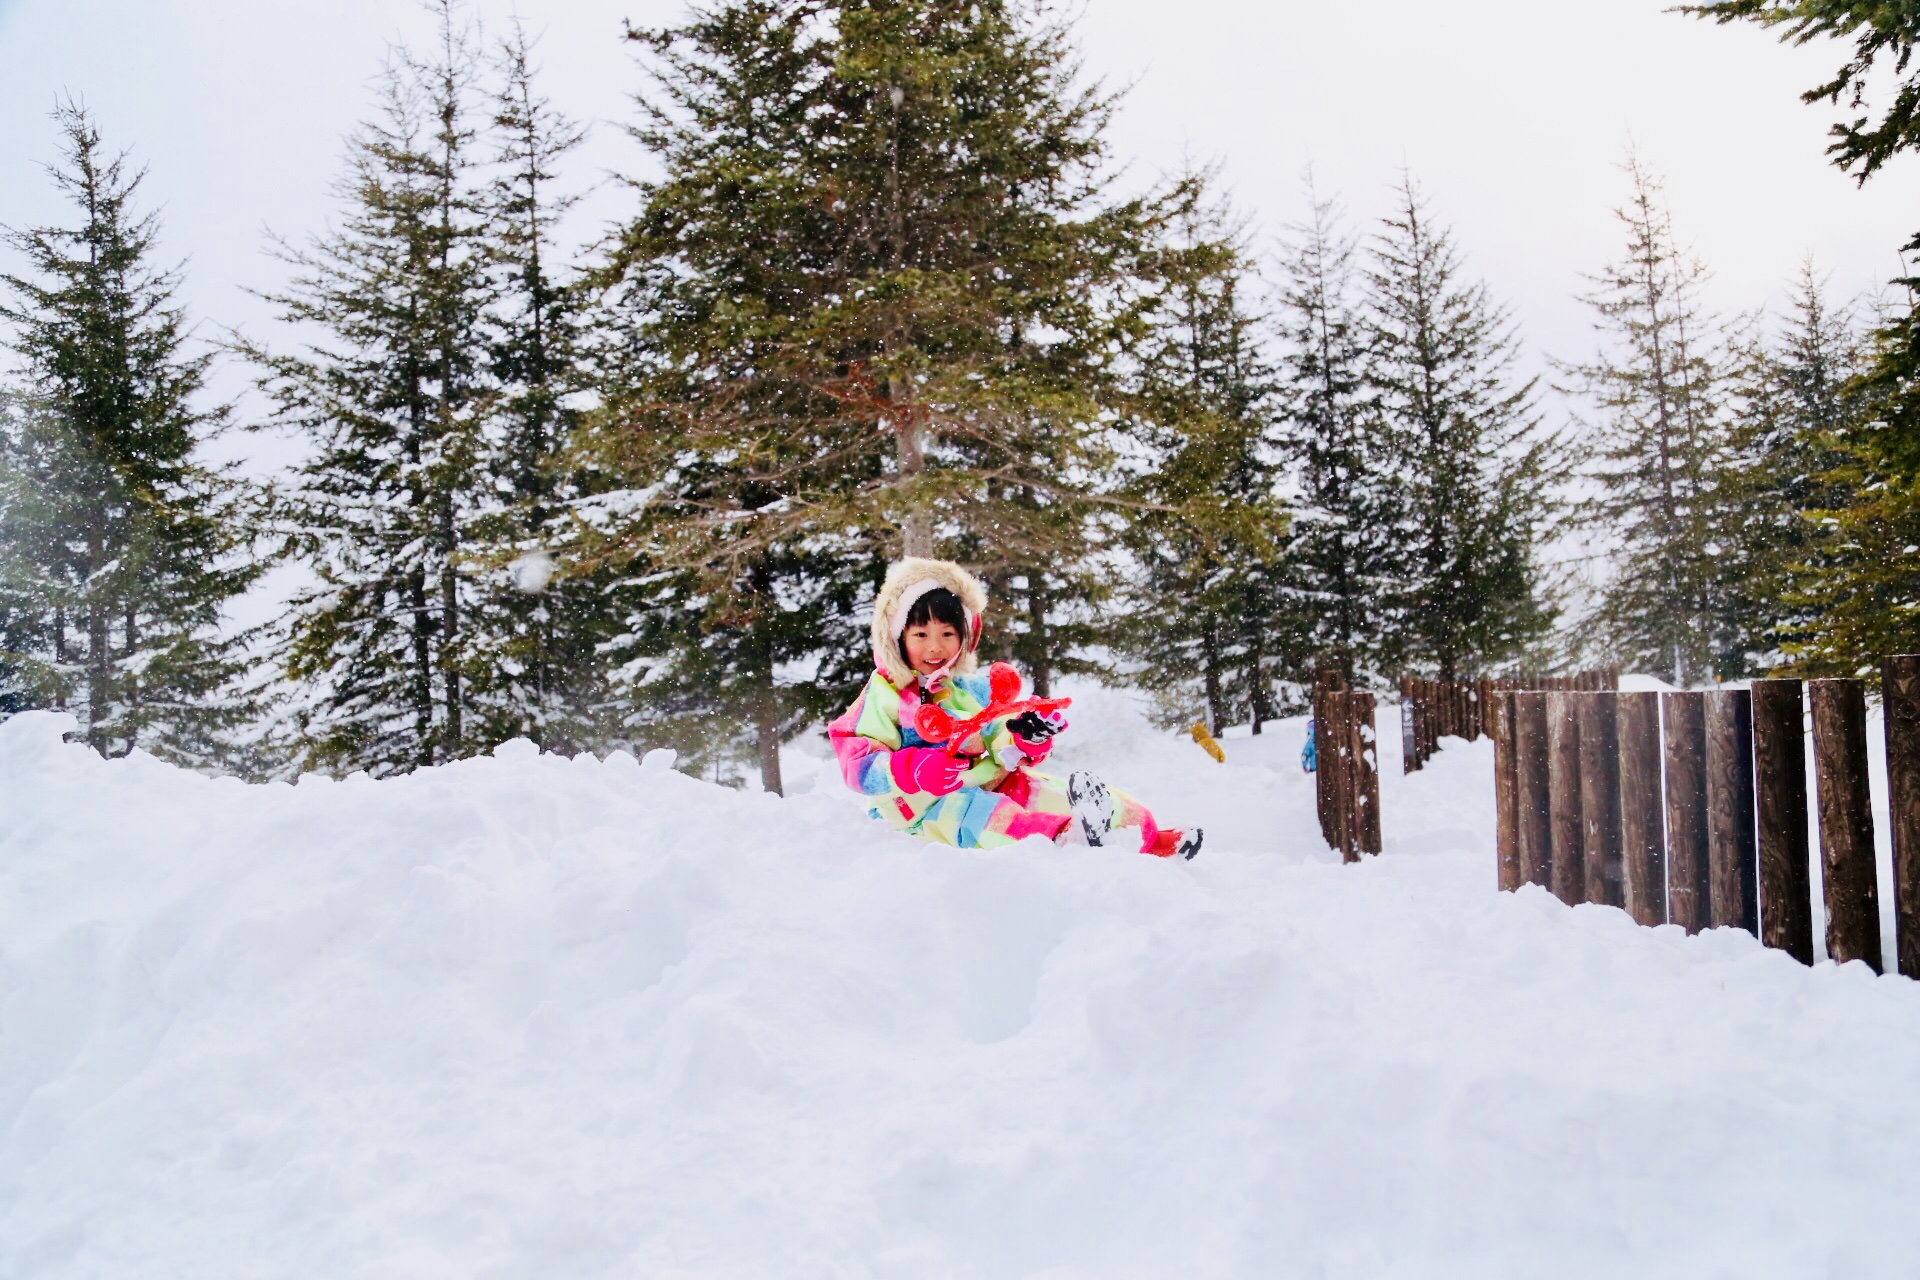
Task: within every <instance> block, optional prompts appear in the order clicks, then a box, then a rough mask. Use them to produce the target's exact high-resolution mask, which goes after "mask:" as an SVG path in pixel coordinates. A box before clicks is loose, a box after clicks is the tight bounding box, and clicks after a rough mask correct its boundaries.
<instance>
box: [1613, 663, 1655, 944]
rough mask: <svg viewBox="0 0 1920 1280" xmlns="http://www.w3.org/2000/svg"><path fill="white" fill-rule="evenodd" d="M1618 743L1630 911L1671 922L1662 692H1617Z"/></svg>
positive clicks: (1647, 920)
mask: <svg viewBox="0 0 1920 1280" xmlns="http://www.w3.org/2000/svg"><path fill="white" fill-rule="evenodd" d="M1614 698H1615V706H1616V708H1617V712H1616V714H1617V718H1618V729H1617V736H1618V738H1619V743H1620V846H1621V855H1622V861H1623V862H1624V864H1625V866H1624V871H1625V877H1626V886H1625V888H1626V898H1627V911H1628V912H1629V913H1630V914H1631V915H1632V916H1633V918H1634V919H1635V920H1637V921H1638V922H1639V923H1641V924H1643V925H1648V926H1652V925H1657V924H1665V923H1666V922H1667V857H1666V846H1665V840H1666V824H1665V823H1664V822H1662V821H1661V796H1660V695H1659V694H1657V693H1620V694H1615V695H1614Z"/></svg>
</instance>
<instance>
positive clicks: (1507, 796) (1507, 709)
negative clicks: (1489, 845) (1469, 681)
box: [1487, 693, 1527, 893]
mask: <svg viewBox="0 0 1920 1280" xmlns="http://www.w3.org/2000/svg"><path fill="white" fill-rule="evenodd" d="M1513 699H1514V695H1513V694H1511V693H1498V694H1495V695H1493V701H1492V702H1490V703H1489V704H1488V705H1487V714H1488V716H1490V717H1491V720H1490V729H1491V732H1492V734H1493V815H1494V850H1495V853H1496V855H1497V857H1498V859H1499V867H1500V891H1501V892H1502V893H1512V892H1513V891H1514V890H1516V889H1518V888H1519V887H1520V886H1521V885H1523V884H1525V883H1526V882H1527V876H1526V870H1525V868H1524V867H1523V866H1522V865H1521V862H1520V780H1519V778H1518V776H1517V773H1516V767H1515V764H1516V759H1517V757H1516V756H1515V754H1514V749H1513V748H1514V741H1513V716H1514V710H1513Z"/></svg>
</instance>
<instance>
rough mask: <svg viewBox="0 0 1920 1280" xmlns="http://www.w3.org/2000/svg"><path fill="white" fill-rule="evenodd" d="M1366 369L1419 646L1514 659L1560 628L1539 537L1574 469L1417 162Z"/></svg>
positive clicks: (1404, 193)
mask: <svg viewBox="0 0 1920 1280" xmlns="http://www.w3.org/2000/svg"><path fill="white" fill-rule="evenodd" d="M1369 262H1370V267H1369V269H1368V271H1367V290H1366V328H1367V334H1368V339H1367V345H1368V371H1369V376H1370V378H1371V381H1372V383H1373V385H1374V387H1375V389H1376V390H1377V393H1378V396H1379V410H1380V414H1381V416H1382V420H1383V422H1384V424H1385V426H1386V428H1387V430H1388V431H1389V432H1390V433H1391V434H1392V436H1393V439H1394V452H1395V454H1396V456H1397V459H1398V466H1397V467H1396V468H1395V471H1396V485H1397V487H1398V489H1399V491H1400V492H1401V493H1402V494H1403V495H1404V501H1403V502H1401V503H1400V504H1398V513H1397V514H1398V518H1397V520H1396V524H1397V525H1398V526H1399V527H1400V529H1401V530H1403V531H1404V532H1403V536H1404V537H1405V539H1406V548H1405V549H1406V556H1405V559H1404V562H1403V564H1402V566H1401V568H1400V571H1399V573H1398V575H1397V576H1398V584H1397V587H1396V590H1395V594H1396V596H1397V597H1398V599H1397V601H1396V603H1395V606H1394V608H1393V610H1392V613H1393V616H1394V617H1395V618H1396V619H1397V620H1398V626H1399V628H1400V631H1401V636H1400V641H1399V644H1398V645H1397V646H1396V647H1397V648H1398V649H1399V650H1400V651H1401V652H1402V653H1404V655H1405V657H1406V658H1407V660H1409V661H1410V662H1412V663H1414V664H1416V665H1419V666H1421V667H1423V668H1425V669H1427V670H1429V671H1433V672H1435V673H1437V674H1438V675H1439V677H1440V678H1441V679H1443V680H1453V679H1456V678H1459V677H1461V676H1463V675H1465V674H1467V673H1470V672H1473V671H1477V670H1485V669H1487V668H1488V667H1490V666H1492V665H1493V664H1496V663H1499V662H1502V661H1505V660H1508V659H1511V658H1514V657H1517V656H1519V654H1520V653H1521V652H1522V651H1524V650H1525V649H1526V648H1527V646H1528V645H1529V644H1532V643H1534V642H1536V641H1538V640H1539V639H1541V638H1542V637H1543V636H1544V635H1545V634H1546V632H1547V631H1548V629H1549V628H1550V626H1551V624H1552V620H1553V612H1552V608H1551V605H1550V603H1549V601H1548V600H1547V598H1546V592H1545V590H1544V585H1543V582H1542V574H1541V569H1540V566H1539V564H1538V561H1537V554H1538V553H1537V548H1538V547H1540V546H1541V545H1542V544H1543V543H1544V542H1545V541H1546V540H1547V537H1548V535H1549V533H1550V530H1551V521H1552V517H1553V513H1554V509H1553V505H1552V500H1553V489H1554V486H1555V484H1556V483H1557V482H1558V481H1559V480H1561V479H1563V477H1562V476H1561V475H1560V474H1559V471H1560V468H1559V464H1558V459H1557V457H1556V441H1555V440H1554V439H1552V438H1551V437H1549V436H1548V435H1546V434H1545V433H1544V432H1543V430H1542V426H1541V423H1540V416H1539V412H1538V409H1537V407H1536V405H1535V403H1534V384H1533V383H1532V382H1531V381H1528V380H1523V379H1521V378H1520V377H1519V376H1518V375H1517V374H1516V373H1515V370H1514V365H1515V362H1516V360H1517V359H1518V356H1519V342H1518V339H1517V338H1516V336H1515V334H1514V328H1513V323H1512V321H1511V319H1510V318H1509V317H1508V315H1507V313H1506V312H1505V311H1504V310H1503V309H1502V308H1501V307H1500V306H1499V305H1498V304H1497V303H1495V302H1494V301H1493V298H1492V296H1491V295H1490V293H1489V292H1488V290H1487V287H1486V285H1485V284H1483V283H1479V282H1477V281H1470V280H1467V279H1465V278H1463V272H1462V266H1461V262H1460V254H1459V251H1458V250H1457V249H1456V248H1455V247H1454V244H1453V240H1452V236H1451V235H1450V233H1449V232H1448V231H1447V229H1446V228H1445V227H1444V226H1441V225H1439V224H1438V223H1436V222H1435V221H1434V220H1433V218H1432V216H1431V213H1430V212H1429V209H1428V205H1427V201H1426V199H1425V198H1424V197H1423V196H1422V195H1421V193H1420V191H1419V189H1418V188H1417V187H1416V185H1415V184H1414V181H1413V178H1412V176H1411V175H1405V176H1403V178H1402V181H1401V185H1400V190H1399V192H1398V208H1397V209H1396V211H1395V212H1394V213H1393V214H1391V215H1390V216H1388V217H1387V218H1386V219H1384V220H1383V223H1382V227H1381V231H1380V233H1379V234H1378V235H1377V236H1376V237H1375V239H1374V241H1373V252H1372V254H1371V255H1370V258H1369Z"/></svg>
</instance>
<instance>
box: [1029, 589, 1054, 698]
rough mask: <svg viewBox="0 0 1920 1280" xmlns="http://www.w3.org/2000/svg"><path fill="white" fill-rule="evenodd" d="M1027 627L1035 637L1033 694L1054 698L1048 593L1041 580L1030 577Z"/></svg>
mask: <svg viewBox="0 0 1920 1280" xmlns="http://www.w3.org/2000/svg"><path fill="white" fill-rule="evenodd" d="M1027 582H1028V583H1029V584H1030V585H1029V587H1028V589H1027V626H1028V628H1029V629H1030V630H1031V632H1032V635H1033V673H1032V674H1033V692H1034V694H1035V696H1037V697H1041V698H1051V697H1052V696H1053V651H1052V648H1051V645H1050V642H1049V640H1048V635H1047V593H1046V592H1045V591H1044V590H1043V589H1042V588H1041V586H1040V579H1039V578H1038V577H1037V576H1034V575H1028V577H1027Z"/></svg>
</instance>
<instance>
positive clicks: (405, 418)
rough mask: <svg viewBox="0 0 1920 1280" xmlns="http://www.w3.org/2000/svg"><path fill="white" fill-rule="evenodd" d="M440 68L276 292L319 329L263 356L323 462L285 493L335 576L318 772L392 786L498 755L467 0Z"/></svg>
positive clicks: (315, 601)
mask: <svg viewBox="0 0 1920 1280" xmlns="http://www.w3.org/2000/svg"><path fill="white" fill-rule="evenodd" d="M439 11H440V32H441V38H440V44H439V49H438V50H437V53H436V56H435V57H434V58H433V59H431V60H429V61H424V62H423V61H421V60H419V59H417V58H416V57H414V56H413V55H411V54H408V53H404V52H403V53H400V54H397V55H396V56H395V58H394V60H393V61H392V62H391V63H390V64H389V66H388V68H387V71H386V73H385V75H384V77H383V79H382V83H381V90H382V98H383V101H382V109H381V113H380V116H379V118H378V119H377V120H376V121H374V122H373V123H370V124H368V125H366V126H364V127H363V129H362V130H361V132H360V133H359V134H358V136H356V137H355V138H354V139H353V141H352V143H351V150H350V158H349V168H348V174H347V177H346V178H345V180H344V181H343V182H342V184H341V187H340V195H341V198H342V200H343V202H344V203H345V204H346V206H347V209H346V214H345V217H344V219H343V222H342V224H341V225H340V227H339V228H338V229H337V230H334V231H332V232H330V233H328V234H327V235H325V236H323V237H321V238H319V239H317V240H316V241H315V242H314V243H313V244H312V246H311V247H309V248H308V249H305V250H291V249H290V250H288V251H287V256H288V258H289V260H290V261H291V262H292V263H293V264H294V265H295V266H296V267H297V268H299V270H300V272H301V274H300V275H299V276H298V277H297V278H296V279H295V280H294V281H293V283H292V284H291V286H290V287H289V289H288V290H287V291H286V292H285V293H283V294H280V295H276V296H274V297H273V298H272V301H274V302H276V303H278V304H279V305H280V307H281V309H282V315H283V318H284V319H285V320H286V321H287V322H289V323H291V324H295V325H299V326H301V327H303V328H304V329H306V330H307V331H309V332H311V333H312V334H314V335H315V337H314V339H313V341H312V343H311V344H310V345H309V346H307V347H306V348H304V349H303V350H300V351H298V352H296V353H272V352H268V351H265V350H263V349H260V348H258V347H248V348H246V349H247V350H248V351H249V353H250V354H251V355H252V356H253V358H254V359H255V360H256V361H258V362H259V364H260V365H261V366H262V367H263V369H264V375H263V378H262V386H263V388H264V389H265V390H266V391H267V392H268V393H269V394H270V395H271V396H272V397H273V399H274V400H275V401H276V402H277V404H278V406H279V412H278V415H277V419H276V421H277V422H278V423H280V424H282V425H286V426H291V427H294V428H296V429H298V430H300V431H302V432H304V433H305V434H306V435H307V436H308V437H309V439H310V440H311V442H312V445H313V453H312V455H311V457H310V459H309V460H308V461H307V462H306V463H304V464H303V465H302V466H301V467H300V469H299V471H298V472H297V474H296V476H295V478H294V480H293V483H292V484H291V485H290V486H289V487H288V488H287V489H286V490H285V492H284V493H283V494H282V495H281V516H282V520H283V522H284V524H285V526H286V527H287V528H288V530H289V536H288V541H287V547H286V550H287V552H288V553H289V554H291V555H294V556H297V557H298V558H300V559H301V560H303V561H304V562H305V563H306V564H307V565H308V566H309V567H310V568H311V569H312V571H313V574H314V576H315V579H316V583H315V585H314V586H313V587H312V588H311V589H309V590H307V591H305V592H302V593H301V594H300V595H299V596H297V597H296V598H295V600H294V602H293V606H292V611H291V613H290V615H289V616H288V618H287V619H286V622H285V640H286V649H285V667H286V675H287V677H288V678H289V679H290V680H292V681H294V682H296V683H299V684H302V685H306V686H308V687H309V689H310V693H309V694H308V695H307V698H308V700H307V703H306V705H305V706H304V707H303V708H302V709H301V711H300V713H299V714H300V720H301V727H302V731H303V734H304V736H305V739H306V754H307V755H308V757H309V760H310V762H311V763H313V764H317V765H323V766H330V767H333V768H336V769H367V770H369V771H371V772H374V773H391V772H395V771H399V770H404V769H408V768H412V767H414V766H418V765H427V764H435V763H438V762H441V761H445V760H451V759H456V758H458V757H460V756H462V755H465V754H467V753H469V752H470V751H472V750H474V749H477V748H478V747H479V746H483V745H487V744H486V740H485V736H484V734H485V729H486V726H485V724H484V723H483V721H482V717H480V716H479V715H478V714H476V712H477V710H478V707H477V705H476V690H475V687H474V681H473V679H472V677H473V675H474V665H475V656H474V651H473V646H472V643H471V637H470V635H469V628H470V621H471V615H472V614H473V612H474V610H475V599H476V597H477V596H479V595H480V594H481V593H482V592H484V591H485V590H487V589H488V587H489V586H490V585H494V584H490V583H488V582H486V581H484V580H483V579H482V578H481V577H480V575H476V574H474V573H472V572H465V571H463V569H469V568H470V567H471V566H470V565H469V562H468V556H469V555H470V554H471V553H472V551H473V548H471V547H470V546H469V542H470V541H471V540H472V539H471V535H472V533H473V523H474V521H475V520H476V519H478V518H481V517H483V516H484V515H486V514H488V513H489V512H491V511H492V510H493V509H494V508H495V506H496V505H497V497H498V495H497V494H495V493H494V491H493V486H492V484H491V483H490V477H489V476H488V474H487V470H486V468H485V466H484V463H485V461H486V457H487V448H488V442H487V438H486V427H487V423H488V419H489V409H490V403H491V402H490V397H489V394H488V393H489V387H488V381H487V378H486V376H485V375H486V370H485V368H484V363H485V358H486V355H487V351H488V347H487V343H486V341H485V339H486V330H485V318H486V315H487V310H488V307H489V305H490V304H491V302H492V291H491V282H490V280H489V270H488V269H489V266H490V263H489V261H488V258H487V255H486V252H485V237H486V232H487V229H488V221H487V217H486V214H487V210H486V208H485V202H484V191H483V190H482V187H481V183H480V180H479V175H478V173H477V165H476V161H475V158H474V156H473V150H474V147H475V144H476V139H475V130H474V127H473V125H472V123H471V117H472V103H471V101H470V99H471V96H472V92H473V78H474V58H473V53H472V50H471V46H470V42H469V40H468V38H467V36H466V35H465V33H464V31H463V29H462V28H461V27H460V25H459V23H458V22H457V20H456V14H455V11H454V9H453V6H452V3H451V0H442V3H441V4H440V6H439Z"/></svg>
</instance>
